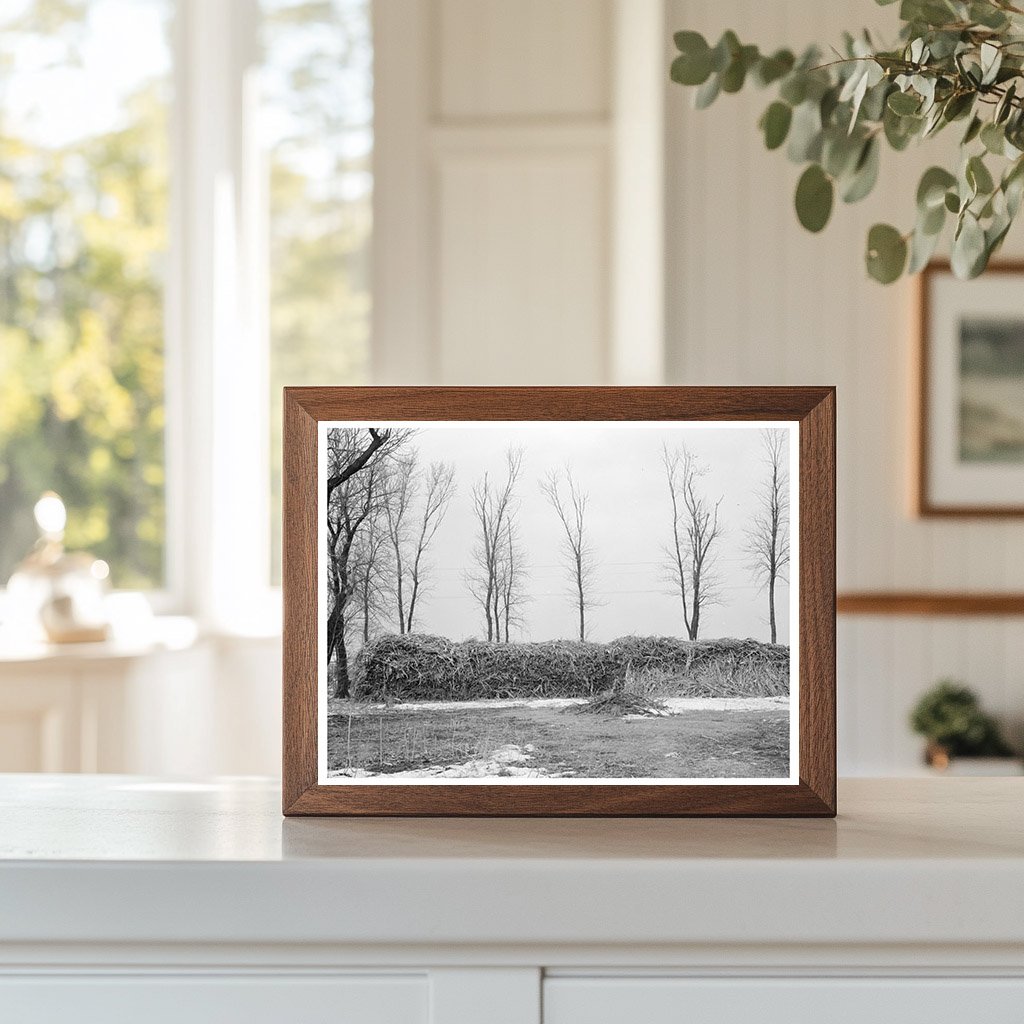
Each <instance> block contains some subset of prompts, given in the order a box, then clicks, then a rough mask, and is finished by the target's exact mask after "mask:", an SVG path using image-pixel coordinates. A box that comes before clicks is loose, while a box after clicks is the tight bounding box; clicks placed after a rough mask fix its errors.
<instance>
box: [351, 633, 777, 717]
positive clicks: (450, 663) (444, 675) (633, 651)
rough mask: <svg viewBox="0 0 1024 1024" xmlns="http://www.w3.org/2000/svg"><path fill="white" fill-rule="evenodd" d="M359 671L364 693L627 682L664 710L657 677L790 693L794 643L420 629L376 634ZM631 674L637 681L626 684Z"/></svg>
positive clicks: (696, 685) (484, 693) (574, 690)
mask: <svg viewBox="0 0 1024 1024" xmlns="http://www.w3.org/2000/svg"><path fill="white" fill-rule="evenodd" d="M355 677H356V693H357V696H359V697H360V698H361V699H363V700H372V701H388V700H418V701H436V700H484V699H494V698H509V697H519V698H541V697H595V696H597V695H609V696H614V695H616V694H619V695H621V694H622V693H623V692H624V691H625V690H626V689H629V690H631V691H636V690H644V691H645V692H644V693H643V694H642V697H643V700H642V701H641V702H640V703H642V704H644V705H646V706H647V707H649V708H654V709H655V710H654V713H657V702H656V701H655V700H653V694H652V693H651V692H649V690H650V687H649V686H647V684H648V683H649V681H650V680H652V679H654V680H656V681H657V682H658V694H659V695H660V696H683V697H691V696H708V697H761V696H784V695H786V694H787V693H788V692H789V649H788V648H787V647H783V646H778V645H772V644H763V643H760V642H758V641H756V640H696V641H689V640H681V639H678V638H676V637H639V636H628V637H620V638H619V639H618V640H613V641H612V642H611V643H607V644H599V643H589V642H581V641H578V640H548V641H545V642H543V643H491V642H488V641H485V640H464V641H461V642H456V641H453V640H448V639H446V638H445V637H438V636H427V635H423V634H415V633H414V634H405V635H404V636H396V635H386V636H381V637H378V638H377V639H375V640H372V641H371V642H370V643H369V644H368V645H367V646H366V647H365V648H364V649H363V650H362V651H361V652H360V654H359V657H358V659H357V664H356V672H355ZM630 678H631V679H632V680H633V681H634V682H635V683H636V686H629V687H626V685H625V683H626V681H627V679H630ZM627 710H634V709H627ZM635 710H636V713H643V712H642V711H640V710H639V708H637V709H635ZM619 713H620V714H621V713H622V712H621V711H620V712H619Z"/></svg>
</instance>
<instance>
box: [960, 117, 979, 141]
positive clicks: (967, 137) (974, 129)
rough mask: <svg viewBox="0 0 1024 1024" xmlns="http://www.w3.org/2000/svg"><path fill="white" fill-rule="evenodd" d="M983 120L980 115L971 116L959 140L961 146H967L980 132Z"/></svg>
mask: <svg viewBox="0 0 1024 1024" xmlns="http://www.w3.org/2000/svg"><path fill="white" fill-rule="evenodd" d="M982 127H983V122H982V120H981V118H980V117H972V118H971V123H970V124H969V125H968V126H967V131H965V132H964V137H963V139H961V140H960V145H961V146H967V145H969V144H970V143H972V142H973V141H974V140H975V139H976V138H977V137H978V135H979V134H980V133H981V129H982Z"/></svg>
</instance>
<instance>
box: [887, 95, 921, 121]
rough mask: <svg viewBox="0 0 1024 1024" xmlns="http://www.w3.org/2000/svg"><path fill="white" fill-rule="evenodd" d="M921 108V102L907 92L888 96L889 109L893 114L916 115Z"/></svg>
mask: <svg viewBox="0 0 1024 1024" xmlns="http://www.w3.org/2000/svg"><path fill="white" fill-rule="evenodd" d="M920 107H921V100H920V99H919V98H918V97H917V96H915V95H913V94H912V93H909V92H894V93H892V94H891V95H890V96H889V109H890V110H891V111H892V112H893V113H894V114H899V115H900V116H903V115H905V114H916V113H917V111H918V110H919V109H920Z"/></svg>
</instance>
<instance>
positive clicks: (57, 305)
mask: <svg viewBox="0 0 1024 1024" xmlns="http://www.w3.org/2000/svg"><path fill="white" fill-rule="evenodd" d="M101 6H102V2H99V3H89V2H86V3H76V4H73V3H54V2H52V0H33V2H28V3H24V4H22V5H20V7H18V6H17V5H15V7H16V13H14V14H12V15H9V16H7V17H3V18H0V585H2V584H3V582H4V581H5V580H6V578H7V577H8V576H9V575H10V572H11V571H12V569H13V568H14V566H15V564H16V563H17V561H18V560H19V558H20V557H21V556H23V555H24V554H25V553H26V552H27V550H28V548H29V547H30V546H31V544H32V542H33V541H34V539H35V527H34V523H33V521H32V515H31V510H32V506H33V504H34V503H35V501H36V499H37V498H38V497H39V495H40V494H41V493H42V492H43V491H45V490H48V489H51V488H52V489H55V490H58V491H59V492H60V494H61V495H62V497H63V498H64V500H65V502H66V504H67V506H68V511H69V520H68V530H67V537H66V539H67V543H68V545H69V546H70V547H74V548H84V549H89V550H90V551H92V552H94V553H95V554H96V555H98V556H100V557H102V558H104V559H106V560H107V562H109V563H110V567H111V573H112V579H113V582H114V583H115V585H117V586H120V587H153V586H158V585H159V584H160V583H161V582H162V580H163V549H164V500H163V495H164V441H163V434H164V379H163V378H164V354H163V322H162V321H163V295H162V286H161V280H160V277H161V275H160V264H161V260H162V257H163V253H164V252H165V249H166V244H167V232H166V225H167V167H168V157H167V137H168V132H167V115H168V95H167V92H168V76H167V75H166V74H164V73H160V72H159V71H157V72H156V73H154V74H149V75H147V76H146V77H144V78H140V79H138V80H137V81H136V82H134V83H133V84H132V87H131V88H130V89H129V90H128V91H127V92H126V93H125V94H124V95H123V96H122V104H121V106H120V109H118V110H115V111H114V112H113V116H112V117H111V118H110V119H109V120H108V121H107V123H105V124H100V122H101V121H102V120H103V119H102V118H101V117H100V116H99V115H97V116H96V117H95V118H93V119H92V122H93V123H91V124H90V123H86V124H84V125H78V124H75V123H74V109H73V102H70V101H73V97H72V96H71V95H70V92H71V91H73V90H78V89H82V88H83V87H84V86H85V85H86V84H87V83H86V80H85V73H86V71H88V69H89V68H90V67H91V66H93V64H94V62H95V57H96V55H95V53H92V54H90V52H89V45H90V33H91V30H92V21H91V17H92V16H93V15H94V14H95V13H96V11H97V9H98V8H99V7H101ZM148 6H150V8H151V9H152V5H148ZM160 12H161V13H162V12H163V5H160ZM99 13H100V14H102V13H103V12H102V11H100V12H99ZM154 20H155V19H154ZM149 43H150V44H151V45H154V46H159V45H160V44H161V40H160V39H159V38H158V39H156V40H153V39H150V40H149ZM79 70H80V71H81V74H78V73H77V72H78V71H79ZM98 91H99V90H98ZM60 105H68V106H70V107H71V108H72V109H71V110H70V111H69V112H67V114H66V116H65V117H64V118H63V119H62V118H61V116H60V113H59V107H60Z"/></svg>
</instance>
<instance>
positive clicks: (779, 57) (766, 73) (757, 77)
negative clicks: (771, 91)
mask: <svg viewBox="0 0 1024 1024" xmlns="http://www.w3.org/2000/svg"><path fill="white" fill-rule="evenodd" d="M795 63H796V58H795V57H794V56H793V54H792V52H791V51H790V50H776V51H775V53H773V54H772V55H771V56H770V57H762V58H761V60H760V61H758V63H757V64H756V65H755V66H754V70H753V77H754V81H755V82H757V84H758V85H760V86H762V87H764V86H768V85H771V84H772V82H776V81H778V80H779V79H780V78H784V77H785V76H786V75H788V74H789V73H790V71H792V70H793V65H794V64H795Z"/></svg>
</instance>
